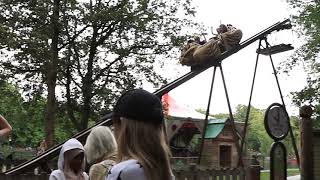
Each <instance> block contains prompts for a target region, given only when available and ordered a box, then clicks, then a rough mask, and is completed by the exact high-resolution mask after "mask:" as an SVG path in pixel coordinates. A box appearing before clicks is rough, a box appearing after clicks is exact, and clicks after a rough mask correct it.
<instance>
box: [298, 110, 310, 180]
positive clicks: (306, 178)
mask: <svg viewBox="0 0 320 180" xmlns="http://www.w3.org/2000/svg"><path fill="white" fill-rule="evenodd" d="M299 114H300V117H301V128H300V129H301V164H300V169H301V180H313V150H312V149H313V148H312V146H313V145H312V120H311V115H312V108H311V107H310V106H302V107H301V108H300V111H299Z"/></svg>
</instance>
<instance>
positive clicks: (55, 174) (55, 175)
mask: <svg viewBox="0 0 320 180" xmlns="http://www.w3.org/2000/svg"><path fill="white" fill-rule="evenodd" d="M63 178H64V175H63V172H62V171H61V170H60V169H57V170H54V171H52V172H51V174H50V177H49V180H51V179H53V180H54V179H63Z"/></svg>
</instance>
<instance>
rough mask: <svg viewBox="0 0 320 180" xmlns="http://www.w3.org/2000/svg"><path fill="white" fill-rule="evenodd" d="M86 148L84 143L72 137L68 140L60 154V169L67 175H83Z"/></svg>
mask: <svg viewBox="0 0 320 180" xmlns="http://www.w3.org/2000/svg"><path fill="white" fill-rule="evenodd" d="M84 167H85V161H84V148H83V146H82V144H81V143H80V142H79V141H78V140H76V139H74V138H72V139H69V140H68V141H66V142H65V143H64V144H63V146H62V148H61V150H60V154H59V159H58V169H60V170H61V171H63V172H64V174H65V176H66V177H70V178H71V177H73V178H74V177H81V176H82V173H83V172H84Z"/></svg>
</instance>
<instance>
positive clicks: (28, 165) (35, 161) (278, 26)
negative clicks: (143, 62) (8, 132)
mask: <svg viewBox="0 0 320 180" xmlns="http://www.w3.org/2000/svg"><path fill="white" fill-rule="evenodd" d="M290 28H291V24H290V20H289V19H286V20H284V21H282V22H278V23H275V24H274V25H272V26H270V27H268V28H266V29H264V30H262V31H261V32H259V33H257V34H255V35H254V36H252V37H250V38H248V39H247V40H245V41H243V42H241V43H240V45H239V46H237V47H236V48H234V49H232V50H230V51H227V52H225V53H223V54H221V56H220V57H219V58H217V60H215V61H214V62H212V63H211V64H206V65H205V66H199V67H197V68H196V69H194V70H192V71H190V72H189V73H187V74H185V75H183V76H181V77H180V78H178V79H176V80H174V81H172V82H170V83H168V84H166V85H165V86H163V87H161V88H160V89H159V90H157V91H155V92H154V94H155V95H157V96H158V97H161V96H162V95H164V94H166V93H168V92H169V91H171V90H172V89H174V88H176V87H178V86H179V85H181V84H183V83H184V82H186V81H188V80H190V79H192V78H193V77H195V76H197V75H198V74H200V73H202V72H203V71H205V70H207V69H208V68H210V67H212V66H218V65H219V64H221V62H222V61H223V60H224V59H226V58H227V57H229V56H231V55H232V54H235V53H236V52H238V51H239V50H241V49H243V48H245V47H247V46H248V45H250V44H252V43H253V42H255V41H257V40H260V39H262V38H264V37H265V36H267V35H268V34H270V33H272V32H274V31H280V30H283V29H290ZM110 118H111V113H110V114H107V115H106V116H104V117H102V118H101V121H99V122H98V123H96V124H95V125H94V126H93V127H90V128H88V129H85V130H83V131H81V132H79V133H77V134H75V135H74V136H73V138H76V139H78V140H79V141H82V142H84V141H85V139H86V137H87V136H88V135H89V133H90V131H91V129H92V128H94V127H97V126H100V125H105V126H110V125H111V124H112V122H111V119H110ZM62 145H63V143H61V144H58V145H56V146H54V147H52V148H50V149H48V150H47V151H46V152H44V153H43V154H41V155H39V156H36V157H34V158H32V159H31V160H29V161H26V162H24V163H22V164H20V165H18V166H16V167H14V168H12V169H10V170H8V171H6V172H5V174H7V175H8V174H22V173H24V172H27V171H30V170H32V169H33V168H35V167H38V166H40V165H41V164H43V163H46V162H48V161H49V160H51V159H53V158H54V157H57V156H58V155H59V152H60V149H61V147H62Z"/></svg>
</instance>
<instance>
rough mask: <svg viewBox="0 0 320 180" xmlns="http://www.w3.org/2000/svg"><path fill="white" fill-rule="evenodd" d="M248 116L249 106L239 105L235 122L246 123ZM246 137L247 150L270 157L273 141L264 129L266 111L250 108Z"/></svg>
mask: <svg viewBox="0 0 320 180" xmlns="http://www.w3.org/2000/svg"><path fill="white" fill-rule="evenodd" d="M246 114H247V106H245V105H238V106H237V107H236V112H235V115H234V118H235V120H237V121H242V122H244V121H245V119H246ZM248 123H249V126H248V129H247V135H246V143H247V147H246V148H247V149H248V150H249V151H251V152H252V151H253V152H260V153H261V154H263V155H264V156H268V154H269V150H270V145H271V143H272V139H271V138H270V137H269V136H268V134H267V132H266V130H265V128H264V110H261V109H257V108H254V107H251V108H250V114H249V119H248Z"/></svg>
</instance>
